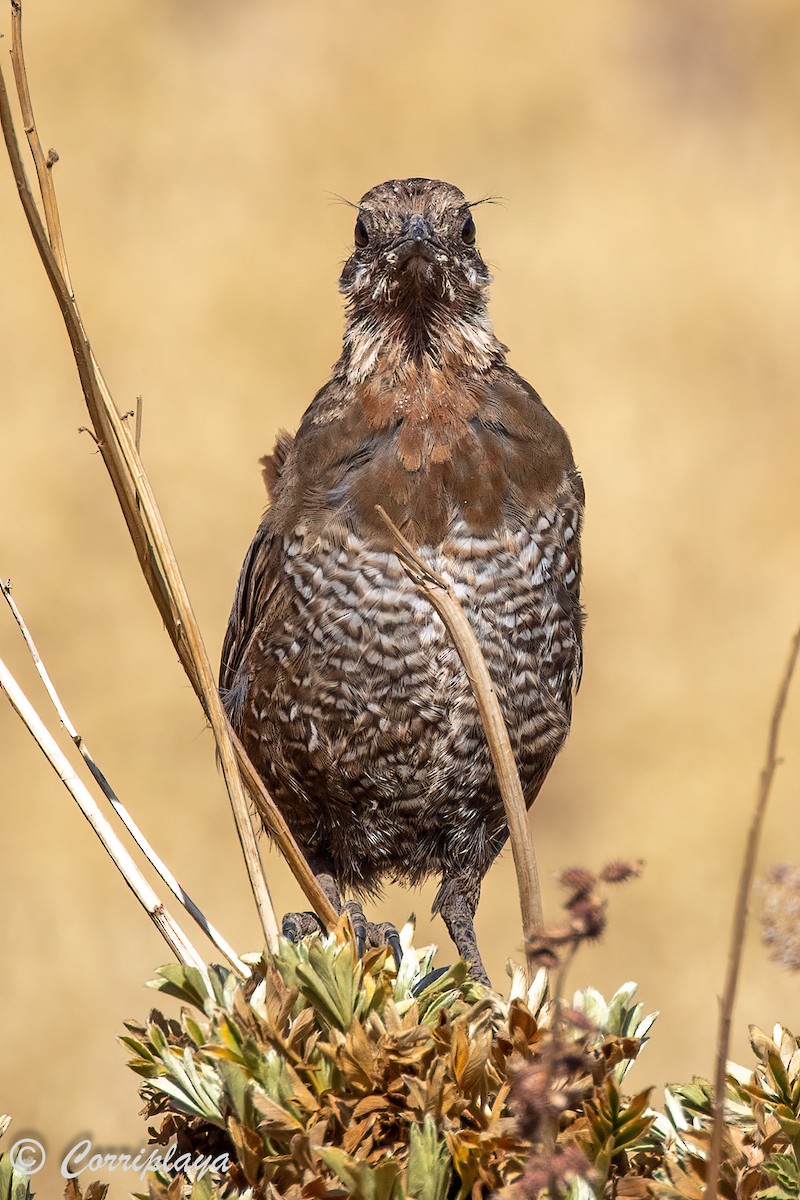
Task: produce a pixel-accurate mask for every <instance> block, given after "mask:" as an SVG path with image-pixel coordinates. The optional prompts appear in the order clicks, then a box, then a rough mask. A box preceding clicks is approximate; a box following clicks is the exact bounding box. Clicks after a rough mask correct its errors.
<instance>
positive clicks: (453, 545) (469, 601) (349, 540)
mask: <svg viewBox="0 0 800 1200" xmlns="http://www.w3.org/2000/svg"><path fill="white" fill-rule="evenodd" d="M558 522H559V517H558V516H557V514H556V513H555V512H553V513H551V514H550V515H549V519H543V520H541V521H540V522H539V525H540V528H538V529H536V530H530V529H527V528H524V527H523V528H520V529H518V530H517V531H516V532H513V533H512V532H510V531H507V532H505V533H504V534H502V535H499V536H492V537H483V538H476V537H471V536H470V535H469V534H468V533H467V531H466V530H465V529H463V527H459V525H458V524H457V525H455V526H454V528H453V532H452V534H451V536H450V537H448V538H447V540H446V541H445V542H443V543H442V544H441V545H440V546H437V547H431V546H425V547H422V548H421V553H422V556H423V557H424V558H425V560H426V561H427V562H428V563H429V564H430V565H431V567H432V568H433V569H434V570H435V571H436V572H438V573H439V574H440V575H442V576H443V577H444V578H445V579H447V580H448V582H450V583H452V585H453V587H454V590H455V592H456V595H457V596H458V598H459V600H460V601H461V603H462V605H463V607H464V609H465V611H466V613H467V616H468V618H469V620H470V622H471V623H472V626H473V628H474V630H475V632H476V634H477V637H478V640H479V643H480V645H481V648H482V650H483V653H484V655H485V657H486V660H487V664H488V666H489V670H490V672H491V674H492V678H493V682H494V684H495V687H496V690H497V693H498V697H499V699H500V702H501V704H502V706H503V708H504V711H505V714H506V719H507V723H508V727H509V733H510V736H511V742H512V746H513V749H514V752H515V755H516V758H517V762H518V765H519V769H520V775H521V779H522V785H523V788H524V789H525V790H526V791H527V792H531V791H533V792H534V793H535V790H536V789H537V787H538V784H539V783H540V782H541V780H542V779H543V778H544V776H545V774H546V773H547V770H548V769H549V767H550V765H551V763H552V761H553V758H554V757H555V755H556V754H557V752H558V750H559V748H560V746H561V744H562V743H563V740H564V738H565V737H566V734H567V731H568V728H569V707H570V702H569V698H570V696H571V690H572V682H573V675H574V672H575V669H576V663H577V646H576V645H575V644H574V642H575V639H574V630H573V626H572V623H571V620H570V615H569V613H567V612H565V611H564V610H563V609H562V606H561V604H560V603H559V590H560V589H562V588H563V581H562V579H561V578H560V577H559V574H560V571H561V568H562V566H563V564H562V563H561V561H560V556H559V553H558V547H559V543H561V544H563V542H564V530H563V529H558V530H555V529H554V525H556V524H558ZM284 571H285V574H286V576H287V580H286V582H287V583H288V584H289V585H290V586H289V587H288V588H287V592H288V594H289V596H290V601H289V604H288V611H287V614H286V617H285V619H284V621H283V623H282V626H281V627H280V628H277V629H273V630H271V632H270V636H269V638H266V637H263V638H262V639H261V640H260V642H259V646H258V650H259V653H260V654H262V655H263V656H264V659H265V660H266V659H269V658H271V659H272V660H273V662H274V674H273V672H269V674H270V675H271V676H272V679H273V689H272V691H271V694H270V695H269V696H268V697H267V696H266V695H264V694H263V693H260V692H259V691H258V690H256V691H255V692H254V693H252V694H251V697H250V703H251V714H252V717H253V718H254V719H255V720H254V724H256V725H257V727H258V728H259V731H260V736H259V740H260V747H259V748H260V750H261V753H260V754H259V759H260V760H261V762H262V763H263V764H264V766H265V767H266V768H267V770H268V773H269V777H270V779H271V785H272V787H273V790H274V792H275V796H276V799H277V800H278V802H279V803H281V802H284V803H288V804H290V806H291V810H292V815H293V823H295V824H297V823H298V821H299V822H300V824H301V827H302V828H303V831H304V841H306V844H308V845H310V846H312V847H313V846H314V845H315V844H319V845H324V846H325V847H327V848H328V849H329V850H330V849H331V848H332V849H333V857H334V861H336V860H337V859H341V862H342V869H343V873H344V874H345V875H346V876H347V878H348V881H349V883H350V885H351V886H354V887H358V886H365V887H367V888H369V887H370V885H371V882H372V878H373V876H374V875H375V873H376V872H379V873H384V872H387V871H388V872H389V873H390V874H394V875H396V876H400V877H409V878H411V879H416V878H418V877H421V876H422V875H423V874H425V873H427V872H429V871H430V867H431V860H432V858H433V859H434V860H439V861H440V863H441V867H442V869H445V867H449V868H451V869H453V868H456V869H457V868H459V867H461V868H462V869H463V866H465V865H466V864H467V863H468V862H469V861H470V860H472V859H475V858H477V859H484V858H486V857H488V858H489V859H491V858H493V857H494V856H495V855H496V853H497V850H498V848H499V846H500V845H501V844H502V842H503V841H504V840H505V823H504V815H503V807H502V802H501V800H500V797H499V793H498V791H497V788H496V784H495V781H494V777H493V771H492V766H491V760H490V757H489V753H488V748H487V746H486V741H485V736H484V733H483V730H482V727H481V725H480V722H479V718H478V713H477V708H476V704H475V700H474V697H473V695H472V692H471V688H470V684H469V681H468V680H467V677H466V675H465V672H464V669H463V667H462V665H461V662H460V660H459V658H458V654H457V652H456V650H455V648H454V646H453V644H452V641H451V640H450V637H449V635H448V633H447V631H446V629H445V627H444V625H443V624H442V622H441V620H440V618H439V617H438V615H437V614H436V613H435V612H434V610H433V609H432V607H431V605H430V604H429V602H428V601H427V600H426V599H425V597H424V596H422V594H421V593H420V592H419V590H418V589H417V588H416V587H415V586H414V584H413V583H412V582H411V581H410V580H409V579H408V577H407V576H406V574H405V572H404V571H403V569H402V567H401V566H400V564H399V562H398V561H397V559H396V557H395V556H394V555H393V554H392V553H391V552H386V551H380V550H374V549H372V550H371V549H367V548H365V546H364V545H363V543H362V542H361V540H360V539H359V538H358V537H356V536H355V535H353V534H350V533H348V534H344V535H341V534H340V535H339V536H338V537H336V538H330V539H324V538H323V539H321V540H319V541H318V542H317V543H316V544H314V545H312V546H305V545H304V537H303V531H302V530H299V531H298V532H297V533H296V535H295V536H294V537H293V538H291V539H285V544H284ZM571 643H572V644H571ZM342 816H346V819H345V820H340V819H339V818H340V817H342ZM340 840H345V841H346V843H347V844H346V846H342V850H343V851H344V853H342V854H341V855H338V854H337V853H336V849H337V845H338V843H339V842H340ZM345 863H347V864H349V869H348V868H347V867H345V865H344V864H345Z"/></svg>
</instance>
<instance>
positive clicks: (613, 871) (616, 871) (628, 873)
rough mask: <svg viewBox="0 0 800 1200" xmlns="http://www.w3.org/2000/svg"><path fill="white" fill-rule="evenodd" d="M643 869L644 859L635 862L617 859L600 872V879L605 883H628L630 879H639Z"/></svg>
mask: <svg viewBox="0 0 800 1200" xmlns="http://www.w3.org/2000/svg"><path fill="white" fill-rule="evenodd" d="M643 867H644V859H643V858H638V859H637V860H636V861H635V862H630V861H629V860H628V859H624V858H615V859H613V860H612V861H611V862H610V863H606V865H605V866H604V867H603V869H602V871H601V872H600V878H601V879H602V881H603V883H627V882H628V880H629V879H638V878H639V876H640V875H641V873H642V868H643Z"/></svg>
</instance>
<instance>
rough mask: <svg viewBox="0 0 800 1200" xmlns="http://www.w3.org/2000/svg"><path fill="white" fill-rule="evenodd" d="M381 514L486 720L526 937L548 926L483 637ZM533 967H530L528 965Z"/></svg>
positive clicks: (449, 591) (443, 584)
mask: <svg viewBox="0 0 800 1200" xmlns="http://www.w3.org/2000/svg"><path fill="white" fill-rule="evenodd" d="M376 508H377V511H378V515H379V516H380V518H381V520H382V521H383V522H384V523H385V524H386V526H387V528H388V529H389V530H390V531H391V533H392V535H393V537H394V539H395V553H396V554H397V557H398V559H399V560H400V563H401V565H402V566H403V569H404V570H405V572H406V574H407V575H408V577H409V579H411V581H412V582H413V583H415V584H416V586H417V587H418V588H419V589H420V591H421V592H423V593H424V595H425V596H426V597H427V598H428V600H429V601H430V603H431V604H432V605H433V607H434V608H435V609H436V612H437V613H438V614H439V616H440V617H441V619H442V621H443V622H444V625H445V627H446V628H447V631H448V633H449V634H450V637H451V638H452V639H453V644H454V645H455V648H456V650H457V651H458V656H459V658H460V659H461V662H462V664H463V666H464V670H465V671H466V674H467V678H468V679H469V682H470V685H471V687H472V691H473V694H474V696H475V701H476V703H477V705H478V712H479V714H480V718H481V722H482V724H483V728H484V732H485V733H486V740H487V742H488V744H489V750H490V752H491V756H492V762H493V764H494V769H495V774H496V775H497V782H498V786H499V788H500V794H501V796H502V798H503V804H504V806H505V810H506V820H507V822H508V832H509V835H510V838H511V850H512V853H513V856H514V867H515V869H516V872H517V885H518V888H519V902H520V909H521V912H522V932H523V936H524V937H525V938H528V937H529V936H530V935H531V934H532V933H540V932H541V931H542V928H543V924H544V922H543V919H542V898H541V891H540V888H539V872H538V869H537V866H536V855H535V853H534V849H533V843H532V841H531V836H530V831H529V830H528V810H527V807H526V804H525V797H524V795H523V792H522V785H521V783H520V780H519V772H518V771H517V764H516V762H515V761H514V751H513V750H512V748H511V740H510V738H509V736H508V729H507V728H506V723H505V721H504V720H503V712H502V709H501V708H500V703H499V701H498V699H497V696H496V694H495V690H494V685H493V683H492V679H491V676H490V674H489V668H488V667H487V666H486V660H485V659H484V657H483V654H482V652H481V648H480V646H479V644H478V639H477V638H476V636H475V633H474V630H473V628H472V626H471V625H470V623H469V620H468V618H467V615H466V613H465V612H464V609H463V608H462V607H461V604H460V603H459V601H458V598H457V596H456V594H455V592H454V591H453V588H452V587H451V586H450V584H449V583H448V582H447V581H446V580H445V579H442V577H441V575H437V574H436V572H435V571H433V570H431V568H430V567H429V566H428V564H427V563H426V562H425V560H424V559H422V558H420V556H419V554H417V552H416V550H415V549H414V547H413V546H412V545H411V543H410V542H409V541H408V540H407V539H406V538H405V537H404V536H403V534H402V533H401V532H400V530H399V529H398V528H397V526H396V525H395V523H394V521H392V519H391V518H390V517H389V516H388V514H387V513H386V512H385V511H384V509H383V508H382V507H381V506H380V505H379V504H378V505H376ZM526 970H527V971H530V966H529V965H528V966H526Z"/></svg>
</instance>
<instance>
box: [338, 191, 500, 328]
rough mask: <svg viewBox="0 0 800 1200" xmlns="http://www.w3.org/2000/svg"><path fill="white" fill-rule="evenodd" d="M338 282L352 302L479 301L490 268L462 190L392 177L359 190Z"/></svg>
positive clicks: (481, 301)
mask: <svg viewBox="0 0 800 1200" xmlns="http://www.w3.org/2000/svg"><path fill="white" fill-rule="evenodd" d="M354 243H355V244H354V247H353V253H352V254H351V255H350V258H349V259H348V260H347V262H346V263H345V266H344V270H343V271H342V275H341V279H340V281H339V286H340V288H341V290H342V292H343V293H344V295H345V296H346V297H347V299H348V302H349V304H350V306H351V307H353V308H360V309H363V308H370V307H377V308H386V307H387V306H389V307H397V306H403V305H406V304H407V305H409V306H411V307H413V308H415V309H418V308H420V307H421V308H423V309H424V308H425V307H437V306H446V307H449V306H451V305H457V304H459V303H463V304H467V305H472V306H474V305H476V304H478V305H480V306H481V307H483V306H484V292H485V289H486V287H487V286H488V284H489V282H490V280H491V276H490V275H489V272H488V270H487V269H486V264H485V263H484V261H483V259H482V258H481V256H480V254H479V253H478V249H477V246H476V244H475V221H474V219H473V216H472V212H471V210H470V205H469V204H468V202H467V200H466V197H465V196H464V194H463V192H461V191H459V189H458V188H457V187H454V186H453V185H452V184H451V183H442V182H441V181H440V180H438V179H390V180H389V181H388V183H379V184H378V186H377V187H374V188H371V189H370V190H369V191H368V192H367V193H366V195H365V196H363V197H362V199H361V202H360V204H359V206H358V216H357V218H356V224H355V230H354Z"/></svg>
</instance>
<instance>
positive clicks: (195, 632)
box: [0, 0, 336, 949]
mask: <svg viewBox="0 0 800 1200" xmlns="http://www.w3.org/2000/svg"><path fill="white" fill-rule="evenodd" d="M12 18H13V21H12V33H13V37H12V60H13V65H14V75H15V79H16V83H17V91H18V95H19V101H20V107H21V110H22V113H23V120H24V123H25V129H26V132H27V134H28V140H29V143H30V146H31V151H32V153H33V156H34V162H35V163H36V169H37V176H38V179H39V186H40V190H41V197H42V205H43V208H44V213H45V221H46V223H47V230H45V226H44V225H43V224H42V220H41V217H40V214H39V210H38V207H37V204H36V201H35V199H34V196H33V192H32V190H31V187H30V185H29V183H28V179H27V176H26V172H25V167H24V164H23V161H22V156H21V152H20V148H19V143H18V140H17V137H16V132H15V129H14V122H13V117H12V114H11V107H10V103H9V98H8V92H7V89H6V86H5V80H4V78H3V75H2V71H0V122H2V127H3V135H4V137H5V142H6V148H7V151H8V156H9V159H10V161H11V166H12V169H13V172H14V178H15V180H16V184H17V189H18V191H19V195H20V200H21V202H22V206H23V209H24V211H25V215H26V218H27V220H28V224H29V226H30V229H31V233H32V235H33V238H34V241H35V243H36V247H37V249H38V251H39V254H40V257H41V259H42V263H43V265H44V268H45V271H46V273H47V276H48V279H49V281H50V284H51V286H52V288H53V291H54V293H55V296H56V300H57V302H58V306H59V309H60V311H61V315H62V318H63V320H64V323H65V326H66V329H67V333H68V335H69V339H70V343H71V346H72V351H73V355H74V358H75V363H76V366H77V368H78V374H79V377H80V382H81V387H82V389H83V394H84V397H85V400H86V405H87V408H88V410H89V414H90V417H91V421H92V426H93V430H94V433H93V436H94V437H95V440H96V443H97V447H98V449H99V451H100V453H101V455H102V457H103V461H104V463H105V466H106V469H107V470H108V473H109V475H110V476H111V480H112V483H113V485H114V489H115V491H116V494H117V498H118V500H119V503H120V507H121V508H122V512H123V516H124V517H125V521H126V524H127V526H128V531H129V533H130V536H131V540H132V541H133V544H134V548H135V550H136V554H137V558H138V560H139V565H140V567H141V570H142V573H143V574H144V577H145V579H146V581H147V584H148V586H149V588H150V591H151V593H152V596H153V598H154V600H155V602H156V605H157V607H158V610H159V613H160V614H161V617H162V619H163V621H164V624H165V626H166V628H167V632H168V633H169V635H170V638H171V639H172V642H173V645H174V646H175V649H176V651H177V653H178V656H179V658H180V661H181V663H182V665H183V668H184V670H185V671H186V674H187V676H188V678H189V680H190V682H191V684H192V686H193V688H194V690H195V692H196V694H197V696H198V699H199V700H200V703H201V705H202V707H203V710H204V712H205V714H206V716H207V718H208V720H209V723H210V725H211V728H212V730H213V733H214V737H215V739H216V743H217V748H218V753H219V760H220V764H221V767H222V773H223V776H224V779H225V784H226V787H227V789H228V794H229V796H230V799H231V805H232V808H233V812H234V817H235V820H236V828H237V832H238V834H239V840H240V842H241V845H242V851H243V854H244V858H245V862H246V865H247V870H248V874H249V877H250V882H251V886H252V889H253V894H254V897H255V900H256V906H257V908H258V911H259V915H260V918H261V923H262V927H263V930H264V936H265V940H266V943H267V945H268V946H270V948H272V949H274V948H275V947H276V945H277V939H278V926H277V920H276V917H275V911H274V908H273V905H272V901H271V898H270V895H269V889H268V887H267V882H266V878H265V876H264V870H263V865H262V863H261V858H260V855H259V851H258V845H257V841H256V833H255V829H254V826H253V820H252V817H251V814H250V810H249V807H248V803H247V797H246V795H245V787H246V789H247V792H249V794H250V797H251V799H252V800H253V802H254V804H255V805H256V807H257V809H258V811H259V813H260V814H261V816H262V817H263V819H264V822H265V823H266V825H267V826H268V827H269V829H270V831H271V832H272V834H273V836H274V838H275V840H276V841H277V843H278V845H279V846H280V848H281V850H282V852H283V854H284V856H285V857H286V859H287V861H288V863H289V866H290V868H291V869H292V871H293V873H294V875H295V877H296V878H297V880H298V882H299V883H300V886H301V887H302V889H303V891H304V892H305V894H306V896H307V898H308V900H309V902H310V904H311V905H312V907H313V908H314V909H315V911H316V912H317V913H318V915H319V916H320V917H321V919H322V920H323V921H324V922H325V923H326V924H327V925H328V926H332V925H333V924H334V923H335V921H336V913H335V912H334V911H333V908H332V906H331V905H330V903H329V901H328V900H327V898H326V897H325V895H324V893H323V892H322V889H321V888H320V887H319V885H318V884H317V881H316V879H315V878H314V875H313V874H312V872H311V870H310V869H309V867H308V864H307V863H306V861H305V859H304V857H303V855H302V853H301V851H300V849H299V847H298V846H297V843H296V842H295V841H294V838H293V837H292V835H291V832H290V830H289V828H288V826H287V825H286V823H285V821H284V820H283V818H282V817H281V814H280V812H279V811H278V809H277V806H276V805H275V803H274V801H273V800H272V798H271V797H270V796H269V794H268V793H267V791H266V789H265V787H264V785H263V783H262V782H261V780H260V779H259V778H258V776H257V774H256V772H255V770H254V769H253V768H252V766H251V765H250V764H249V760H248V759H247V756H246V754H245V751H244V749H243V748H242V746H241V744H240V743H239V742H238V740H237V739H236V738H235V737H234V736H233V734H232V731H231V729H230V725H229V723H228V721H227V718H226V716H225V713H224V710H223V708H222V704H221V701H220V698H219V693H218V690H217V683H216V678H215V675H214V672H213V671H212V669H211V665H210V663H209V659H208V655H207V653H206V649H205V646H204V643H203V640H202V636H201V634H200V629H199V627H198V624H197V620H196V618H195V615H194V611H193V609H192V605H191V602H190V600H189V596H188V593H187V591H186V586H185V584H184V581H183V577H182V575H181V572H180V569H179V567H178V564H177V561H176V559H175V554H174V551H173V549H172V545H171V543H170V540H169V537H168V534H167V531H166V527H165V525H164V522H163V519H162V517H161V513H160V511H159V508H158V505H157V503H156V499H155V496H154V494H153V491H152V488H151V486H150V482H149V480H148V478H147V475H146V473H145V470H144V467H143V466H142V462H141V459H140V458H139V454H138V451H137V448H136V440H137V437H136V433H134V434H132V433H131V431H130V430H129V428H128V423H127V422H126V421H124V420H123V419H122V418H121V416H120V414H119V412H118V410H117V407H116V405H115V404H114V402H113V400H112V397H111V394H110V392H109V389H108V387H107V385H106V382H105V380H104V378H103V375H102V373H101V371H100V369H99V366H98V364H97V360H96V359H95V356H94V353H93V351H92V349H91V346H90V343H89V340H88V338H87V335H86V331H85V329H84V326H83V323H82V320H81V317H80V313H79V311H78V308H77V305H76V302H75V299H74V296H73V293H72V288H71V285H70V283H69V274H68V269H67V264H66V256H65V253H64V245H63V239H62V236H61V230H60V221H59V216H58V204H57V200H56V195H55V189H54V186H53V177H52V163H53V162H54V161H55V160H54V157H53V155H52V153H51V154H50V155H48V157H47V158H45V157H44V154H43V151H42V147H41V142H40V139H39V135H38V133H37V130H36V124H35V120H34V116H33V107H32V104H31V100H30V93H29V89H28V83H27V76H26V72H25V64H24V58H23V54H22V25H21V21H22V6H21V0H12ZM139 432H140V431H139ZM243 780H244V786H243Z"/></svg>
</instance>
